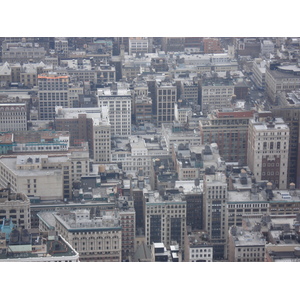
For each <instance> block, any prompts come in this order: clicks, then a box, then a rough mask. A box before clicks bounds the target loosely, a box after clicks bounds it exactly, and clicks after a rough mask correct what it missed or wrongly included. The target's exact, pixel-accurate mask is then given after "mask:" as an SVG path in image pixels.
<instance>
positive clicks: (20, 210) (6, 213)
mask: <svg viewBox="0 0 300 300" xmlns="http://www.w3.org/2000/svg"><path fill="white" fill-rule="evenodd" d="M4 218H6V219H7V220H8V219H9V218H11V220H12V222H13V224H15V225H16V226H17V227H21V228H24V229H28V228H30V227H31V224H30V201H29V199H28V197H27V196H26V194H25V193H15V192H13V191H12V190H11V188H10V185H8V187H7V188H1V189H0V222H1V223H2V221H3V219H4Z"/></svg>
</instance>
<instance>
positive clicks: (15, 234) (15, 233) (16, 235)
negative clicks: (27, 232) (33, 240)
mask: <svg viewBox="0 0 300 300" xmlns="http://www.w3.org/2000/svg"><path fill="white" fill-rule="evenodd" d="M19 237H20V232H19V231H18V230H17V229H14V230H13V231H12V232H11V234H10V243H11V244H17V243H18V242H19Z"/></svg>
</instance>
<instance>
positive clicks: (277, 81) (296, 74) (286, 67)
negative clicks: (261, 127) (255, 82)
mask: <svg viewBox="0 0 300 300" xmlns="http://www.w3.org/2000/svg"><path fill="white" fill-rule="evenodd" d="M265 79H266V93H267V95H268V98H269V99H270V101H271V102H272V103H277V101H278V99H277V94H278V93H279V92H283V91H285V92H291V91H293V90H297V89H299V88H300V68H299V65H298V63H296V64H295V63H293V64H292V63H290V64H283V63H282V64H281V63H279V62H275V61H271V62H269V63H268V64H267V66H266V75H265Z"/></svg>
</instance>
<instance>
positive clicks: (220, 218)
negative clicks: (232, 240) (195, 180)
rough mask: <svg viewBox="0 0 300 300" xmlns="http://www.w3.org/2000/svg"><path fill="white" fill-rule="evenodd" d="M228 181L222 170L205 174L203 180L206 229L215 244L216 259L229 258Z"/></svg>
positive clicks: (214, 256)
mask: <svg viewBox="0 0 300 300" xmlns="http://www.w3.org/2000/svg"><path fill="white" fill-rule="evenodd" d="M227 199H228V196H227V182H226V176H225V174H224V173H222V172H216V173H215V174H211V175H205V177H204V181H203V202H204V214H205V220H204V224H205V228H204V229H205V230H206V231H207V234H208V236H209V240H210V243H211V244H212V246H213V258H214V260H215V259H216V260H222V259H226V258H227V240H228V225H227V209H226V205H227Z"/></svg>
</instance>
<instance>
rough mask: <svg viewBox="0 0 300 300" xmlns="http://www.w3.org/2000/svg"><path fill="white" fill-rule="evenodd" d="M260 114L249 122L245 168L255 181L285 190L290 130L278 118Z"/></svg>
mask: <svg viewBox="0 0 300 300" xmlns="http://www.w3.org/2000/svg"><path fill="white" fill-rule="evenodd" d="M262 114H263V113H262ZM262 114H259V115H258V116H255V117H254V119H251V120H250V121H249V133H248V151H247V153H248V158H247V164H248V166H249V168H250V170H251V171H252V173H253V174H254V176H255V178H256V180H268V181H270V182H272V184H274V185H275V186H276V187H277V188H280V189H286V188H287V170H288V151H289V135H290V130H289V127H288V126H287V125H286V124H285V123H284V121H283V120H282V119H281V118H272V117H271V115H270V114H268V113H266V114H265V115H266V116H263V115H262Z"/></svg>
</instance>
